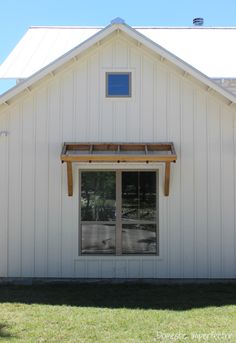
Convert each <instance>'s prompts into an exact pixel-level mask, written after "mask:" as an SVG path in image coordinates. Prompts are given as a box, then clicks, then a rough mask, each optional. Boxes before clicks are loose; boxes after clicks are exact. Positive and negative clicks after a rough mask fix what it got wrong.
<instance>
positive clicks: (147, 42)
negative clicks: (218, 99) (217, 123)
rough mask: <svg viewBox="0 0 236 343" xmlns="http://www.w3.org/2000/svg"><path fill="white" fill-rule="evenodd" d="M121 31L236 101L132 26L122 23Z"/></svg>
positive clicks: (235, 97)
mask: <svg viewBox="0 0 236 343" xmlns="http://www.w3.org/2000/svg"><path fill="white" fill-rule="evenodd" d="M121 29H122V30H123V32H125V33H126V34H128V35H129V36H130V37H132V38H133V39H136V40H138V41H139V42H140V43H141V44H143V45H144V46H146V47H147V48H149V49H150V50H152V51H154V52H156V53H157V54H159V55H161V56H162V57H163V58H165V59H166V60H168V61H170V62H172V63H173V64H174V65H176V66H178V67H179V68H180V69H182V70H183V71H184V72H186V73H188V74H190V75H192V76H193V77H195V78H196V79H197V80H199V81H201V82H202V83H204V84H205V85H206V86H208V87H209V88H212V89H213V90H215V91H216V92H218V93H220V94H221V95H223V96H224V97H226V98H227V99H228V100H230V101H232V102H233V103H236V96H234V95H233V94H232V93H230V92H228V91H227V90H225V89H224V88H223V87H221V86H220V85H218V84H216V83H215V82H214V81H212V80H211V79H210V78H209V77H208V76H207V75H205V74H203V73H201V72H200V71H199V70H197V69H195V68H194V67H192V66H191V65H189V64H188V63H186V62H184V61H183V60H181V59H180V58H179V57H178V56H176V55H174V54H172V53H171V52H169V51H168V50H166V49H165V48H163V47H162V46H160V45H158V44H157V43H155V42H153V41H152V40H150V39H149V38H148V37H146V36H144V35H142V34H141V33H139V32H137V31H136V30H135V29H133V28H132V27H130V26H128V25H126V24H124V25H122V28H121Z"/></svg>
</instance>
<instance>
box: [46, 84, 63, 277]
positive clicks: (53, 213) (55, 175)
mask: <svg viewBox="0 0 236 343" xmlns="http://www.w3.org/2000/svg"><path fill="white" fill-rule="evenodd" d="M48 99H49V106H48V110H49V112H48V133H49V134H48V144H49V151H48V153H49V156H48V157H49V158H48V161H49V166H48V168H49V182H48V253H47V255H48V261H47V264H48V275H50V276H51V277H59V276H60V275H61V274H60V273H61V264H60V262H61V249H60V247H61V170H62V166H61V162H60V153H61V147H62V141H61V120H60V119H61V118H60V101H59V99H60V89H59V83H58V82H54V83H52V84H51V85H50V86H49V89H48Z"/></svg>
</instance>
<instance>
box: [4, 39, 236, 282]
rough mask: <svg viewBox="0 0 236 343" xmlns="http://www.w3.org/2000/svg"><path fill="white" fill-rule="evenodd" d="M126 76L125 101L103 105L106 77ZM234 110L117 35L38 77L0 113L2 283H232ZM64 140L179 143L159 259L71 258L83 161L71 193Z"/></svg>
mask: <svg viewBox="0 0 236 343" xmlns="http://www.w3.org/2000/svg"><path fill="white" fill-rule="evenodd" d="M123 70H128V71H131V72H132V97H131V99H106V98H105V72H106V71H123ZM235 115H236V114H235V111H234V110H233V108H232V107H229V106H227V105H226V104H225V103H224V102H223V101H222V100H221V98H220V97H218V96H217V95H216V94H211V93H209V92H207V91H206V90H204V89H203V88H202V87H200V85H199V84H198V83H197V82H196V83H195V82H194V81H193V80H189V79H188V78H186V77H183V76H181V74H178V73H177V72H176V70H175V68H172V67H171V66H170V65H166V64H165V63H164V62H161V61H160V60H159V59H158V58H157V57H155V56H154V54H152V53H149V52H148V51H146V50H145V49H144V48H143V47H142V46H141V47H140V46H137V45H135V44H134V42H132V41H130V40H129V39H127V38H125V37H124V36H123V34H120V35H114V36H112V37H110V38H108V39H106V40H105V41H104V42H101V44H100V45H97V46H95V47H93V48H92V49H90V50H89V51H87V52H86V53H84V54H83V55H82V56H81V57H80V58H79V59H78V61H75V62H74V63H73V65H70V66H67V67H65V68H64V69H63V68H62V70H61V71H60V72H58V73H56V75H55V76H54V77H51V79H50V78H49V79H47V80H45V81H42V82H39V84H38V86H37V87H35V88H34V89H32V91H31V92H29V93H28V94H27V95H24V96H22V97H19V98H18V99H17V100H16V101H14V102H13V103H12V104H11V105H10V106H9V107H8V108H6V109H5V110H4V111H3V110H1V112H0V131H8V133H9V134H8V136H7V137H5V136H1V137H0V156H1V168H0V189H1V192H0V277H56V278H61V277H69V278H73V277H85V278H89V277H95V278H102V277H106V278H114V277H117V278H235V276H236V267H235V266H236V240H235V213H236V212H235V211H236V202H235V195H236V178H235V176H236V174H235V166H236V157H235V139H236V137H235V133H236V121H235ZM64 141H81V142H112V141H114V142H120V141H122V142H146V141H148V142H159V141H173V142H174V144H175V147H176V151H177V156H178V160H177V163H176V164H173V165H172V166H171V170H172V171H171V184H170V195H169V197H164V195H163V180H162V179H163V168H162V167H160V171H161V173H160V175H161V179H160V183H159V185H160V229H159V230H160V256H157V257H155V256H149V257H148V256H145V257H139V256H129V257H127V256H117V257H116V256H109V257H108V256H105V257H102V256H99V257H94V256H93V257H92V256H90V257H86V256H82V257H80V256H78V248H79V247H78V236H79V234H78V230H79V227H78V225H79V218H78V213H79V210H78V208H79V191H78V189H79V177H78V174H79V173H78V170H79V166H78V165H76V164H75V165H74V166H73V175H74V196H73V197H68V195H67V174H66V166H65V165H62V164H61V162H60V158H59V157H60V152H61V147H62V143H63V142H64ZM145 167H146V166H145ZM158 168H159V166H158Z"/></svg>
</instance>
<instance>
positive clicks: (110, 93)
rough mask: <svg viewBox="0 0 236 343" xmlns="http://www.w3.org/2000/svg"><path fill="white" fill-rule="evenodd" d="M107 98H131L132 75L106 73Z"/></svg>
mask: <svg viewBox="0 0 236 343" xmlns="http://www.w3.org/2000/svg"><path fill="white" fill-rule="evenodd" d="M106 97H107V98H116V97H118V98H119V97H122V98H123V97H124V98H129V97H131V73H128V72H119V73H118V72H107V73H106Z"/></svg>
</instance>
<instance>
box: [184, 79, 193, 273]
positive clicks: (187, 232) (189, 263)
mask: <svg viewBox="0 0 236 343" xmlns="http://www.w3.org/2000/svg"><path fill="white" fill-rule="evenodd" d="M181 101H182V115H181V198H182V201H181V203H182V209H181V211H182V213H181V216H182V230H183V277H187V278H193V277H194V276H195V274H194V272H195V256H194V248H195V246H194V243H195V242H194V236H195V232H194V231H195V226H194V191H195V190H194V169H193V158H194V147H193V139H194V131H193V107H194V98H193V89H192V87H191V86H190V85H189V84H187V83H184V82H183V83H182V99H181Z"/></svg>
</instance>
